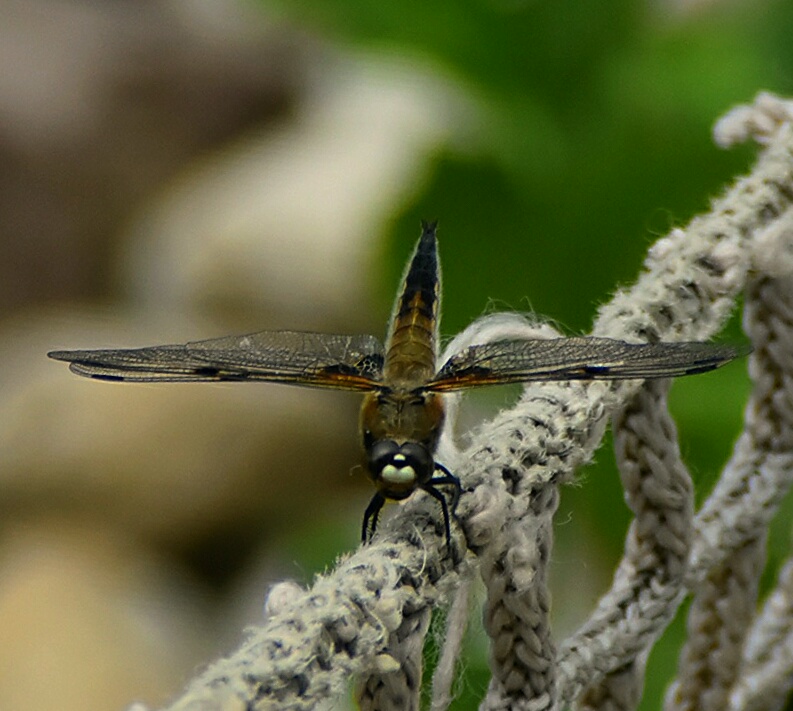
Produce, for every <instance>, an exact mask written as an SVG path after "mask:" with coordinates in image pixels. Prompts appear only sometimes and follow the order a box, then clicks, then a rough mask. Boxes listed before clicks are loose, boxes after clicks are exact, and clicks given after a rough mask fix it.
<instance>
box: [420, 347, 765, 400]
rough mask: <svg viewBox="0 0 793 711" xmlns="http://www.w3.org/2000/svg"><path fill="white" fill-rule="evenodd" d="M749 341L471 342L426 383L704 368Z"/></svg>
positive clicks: (613, 376)
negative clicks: (731, 343) (727, 343)
mask: <svg viewBox="0 0 793 711" xmlns="http://www.w3.org/2000/svg"><path fill="white" fill-rule="evenodd" d="M750 350H751V349H750V348H749V347H748V346H730V345H717V344H712V343H700V342H688V343H638V344H637V343H625V342H624V341H616V340H612V339H609V338H556V339H550V340H539V339H538V340H505V341H494V342H493V343H486V344H482V345H477V346H471V347H469V348H466V349H465V350H463V351H461V352H460V353H457V354H456V355H454V356H452V357H451V358H449V360H448V361H446V363H445V364H444V365H443V366H442V367H441V369H440V370H439V371H438V373H437V374H436V375H435V377H434V378H433V379H432V380H431V381H430V382H429V383H428V384H427V389H428V390H434V391H438V392H444V391H448V390H460V389H462V388H472V387H479V386H482V385H497V384H502V383H524V382H529V381H537V380H628V379H631V378H641V379H647V378H670V377H674V376H678V375H692V374H694V373H704V372H705V371H708V370H713V369H714V368H718V367H719V366H720V365H724V364H725V363H727V362H729V361H731V360H733V359H734V358H737V357H739V356H742V355H746V354H747V353H748V352H749V351H750Z"/></svg>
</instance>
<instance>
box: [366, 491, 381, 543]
mask: <svg viewBox="0 0 793 711" xmlns="http://www.w3.org/2000/svg"><path fill="white" fill-rule="evenodd" d="M384 503H385V499H384V498H383V496H382V495H381V494H380V492H379V491H378V492H377V493H376V494H375V495H374V496H373V497H372V500H371V501H370V502H369V505H368V506H367V507H366V511H365V512H364V515H363V529H362V531H361V540H362V541H363V542H364V543H368V542H369V541H371V540H372V536H374V532H375V529H376V528H377V518H378V516H380V509H382V508H383V504H384ZM370 522H371V524H372V526H371V528H370V527H369V523H370Z"/></svg>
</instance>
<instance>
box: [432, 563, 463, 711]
mask: <svg viewBox="0 0 793 711" xmlns="http://www.w3.org/2000/svg"><path fill="white" fill-rule="evenodd" d="M472 584H473V577H472V574H471V572H469V571H466V573H465V574H462V575H461V576H460V586H459V587H458V588H457V590H456V591H455V595H454V600H453V601H452V604H451V605H450V606H449V613H448V615H447V617H446V632H445V635H444V642H443V645H442V647H441V655H440V658H439V659H438V664H437V666H436V667H435V673H434V674H433V676H432V702H431V703H430V711H445V710H446V709H447V708H448V707H449V704H450V703H451V702H452V685H453V683H454V673H455V665H456V664H457V659H458V658H459V656H460V649H461V648H462V644H463V638H464V636H465V630H466V627H467V626H468V617H469V615H470V612H471V611H470V609H469V607H470V596H471V585H472Z"/></svg>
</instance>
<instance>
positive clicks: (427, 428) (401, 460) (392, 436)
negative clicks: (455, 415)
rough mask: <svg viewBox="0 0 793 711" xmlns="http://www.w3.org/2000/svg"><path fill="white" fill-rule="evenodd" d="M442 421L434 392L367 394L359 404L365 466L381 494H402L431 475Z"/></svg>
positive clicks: (402, 391)
mask: <svg viewBox="0 0 793 711" xmlns="http://www.w3.org/2000/svg"><path fill="white" fill-rule="evenodd" d="M442 422H443V407H442V405H441V398H440V396H438V395H436V394H435V393H424V392H421V391H415V390H414V391H409V390H391V389H385V388H384V389H383V390H381V391H379V392H375V393H371V394H369V395H367V396H366V398H365V399H364V403H363V407H362V408H361V432H362V434H363V446H364V450H365V452H366V464H367V468H368V470H369V475H370V476H371V478H372V480H373V481H374V483H375V486H377V488H378V490H379V491H380V493H381V494H382V495H383V496H385V497H386V498H389V499H404V498H407V497H408V496H410V494H411V493H412V492H413V491H414V490H415V489H417V488H418V487H420V486H422V485H423V484H426V483H427V482H428V481H429V480H430V479H431V478H432V475H433V473H434V472H435V461H434V458H433V454H434V452H435V448H436V446H437V444H438V435H439V432H440V427H441V424H442Z"/></svg>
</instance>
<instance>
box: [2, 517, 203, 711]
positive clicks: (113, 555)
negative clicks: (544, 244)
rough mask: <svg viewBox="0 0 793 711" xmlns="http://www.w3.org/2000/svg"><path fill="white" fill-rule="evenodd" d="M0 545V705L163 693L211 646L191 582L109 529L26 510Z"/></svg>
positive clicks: (97, 702) (113, 702)
mask: <svg viewBox="0 0 793 711" xmlns="http://www.w3.org/2000/svg"><path fill="white" fill-rule="evenodd" d="M3 534H4V535H3V539H2V544H1V545H0V570H2V574H1V575H0V629H2V630H3V644H2V646H0V668H2V670H3V673H2V674H0V708H2V709H9V711H10V710H11V709H19V710H20V711H21V710H22V709H58V710H59V711H66V710H68V709H75V710H76V709H80V711H107V710H108V709H115V708H122V706H124V705H126V704H128V703H129V702H130V700H132V699H135V698H137V699H144V700H146V701H147V702H153V703H157V702H160V703H161V702H164V701H165V700H166V699H167V698H168V696H171V695H173V694H175V693H176V692H177V691H178V690H179V688H180V687H181V684H182V682H183V680H184V679H185V677H186V676H187V675H188V674H189V673H190V672H191V671H192V669H193V668H194V666H195V665H196V664H197V663H198V662H199V661H200V660H201V659H202V657H203V656H204V655H205V654H206V650H207V649H208V648H211V645H210V640H211V639H212V634H211V633H212V625H211V624H210V622H209V621H208V620H209V618H208V616H207V614H206V613H207V609H206V606H205V604H203V603H202V602H201V600H200V599H199V598H197V596H196V594H195V588H194V586H192V585H187V584H186V582H187V581H186V579H184V577H180V576H179V575H177V574H175V573H174V571H173V569H172V568H169V567H164V566H163V565H162V564H161V563H162V561H160V562H159V564H158V563H157V562H155V560H154V559H153V557H152V556H151V553H150V551H145V552H144V551H143V550H141V549H139V548H136V547H135V545H133V544H131V543H130V541H129V540H121V539H119V537H118V535H117V532H114V531H112V529H108V528H91V529H88V528H86V527H83V526H80V525H79V524H76V523H75V522H74V521H65V520H43V519H39V520H36V519H31V520H28V521H26V522H25V523H20V522H17V523H15V524H13V525H8V523H7V522H6V525H4V528H3Z"/></svg>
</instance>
